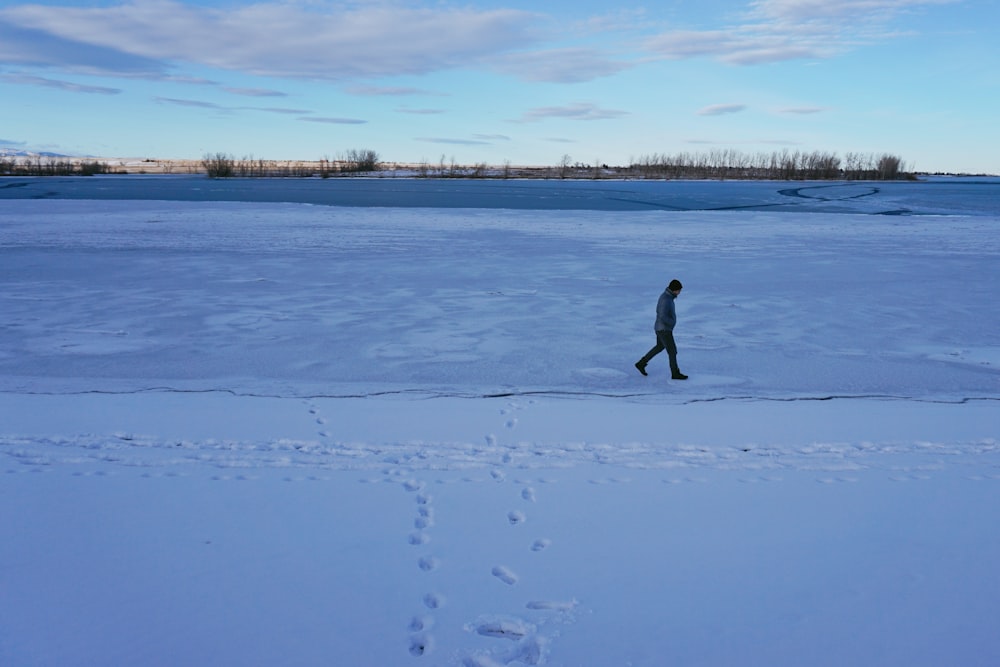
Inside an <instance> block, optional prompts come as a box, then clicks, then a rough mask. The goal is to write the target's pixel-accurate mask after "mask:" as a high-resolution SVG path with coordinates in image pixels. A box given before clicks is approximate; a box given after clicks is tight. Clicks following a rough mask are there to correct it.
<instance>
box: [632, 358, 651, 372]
mask: <svg viewBox="0 0 1000 667" xmlns="http://www.w3.org/2000/svg"><path fill="white" fill-rule="evenodd" d="M635 367H636V368H637V369H638V370H639V372H640V373H642V374H643V375H649V374H648V373H647V372H646V364H644V363H642V361H641V360H640V361H637V362H635Z"/></svg>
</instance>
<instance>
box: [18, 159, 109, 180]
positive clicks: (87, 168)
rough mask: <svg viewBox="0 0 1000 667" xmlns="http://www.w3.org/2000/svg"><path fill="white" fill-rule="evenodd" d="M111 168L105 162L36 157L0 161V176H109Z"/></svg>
mask: <svg viewBox="0 0 1000 667" xmlns="http://www.w3.org/2000/svg"><path fill="white" fill-rule="evenodd" d="M112 171H113V170H112V168H111V167H110V166H109V165H108V164H107V163H105V162H98V161H97V160H94V161H90V162H87V161H82V162H81V161H79V160H66V159H61V158H48V157H41V156H36V157H33V158H29V159H26V160H24V159H22V160H15V159H14V158H3V159H0V175H4V176H94V175H95V174H110V173H112Z"/></svg>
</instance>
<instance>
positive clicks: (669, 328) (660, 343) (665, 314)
mask: <svg viewBox="0 0 1000 667" xmlns="http://www.w3.org/2000/svg"><path fill="white" fill-rule="evenodd" d="M682 289H684V286H683V285H681V281H679V280H677V279H676V278H674V279H673V280H671V281H670V284H669V285H667V289H665V290H663V294H661V295H660V300H659V301H657V302H656V325H655V326H654V327H653V330H654V331H655V332H656V345H654V346H653V348H652V349H651V350H650V351H649V352H647V353H646V356H644V357H643V358H642V359H640V360H639V361H637V362H635V367H636V368H637V369H638V370H639V372H640V373H642V374H643V375H648V373H646V364H648V363H649V361H650V360H651V359H652V358H653V357H655V356H656V355H658V354H659V353H660V352H663V351H664V350H666V351H667V356H668V357H669V358H670V377H671V378H672V379H674V380H687V378H688V376H687V375H684V374H683V373H681V369H680V368H679V367H678V366H677V344H676V343H675V342H674V325H675V324H677V311H676V310H675V309H674V299H676V298H677V297H678V296H680V294H681V290H682Z"/></svg>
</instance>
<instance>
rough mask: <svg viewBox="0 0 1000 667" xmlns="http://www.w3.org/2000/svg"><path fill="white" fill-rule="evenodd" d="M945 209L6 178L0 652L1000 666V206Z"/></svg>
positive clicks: (221, 661) (460, 661)
mask: <svg viewBox="0 0 1000 667" xmlns="http://www.w3.org/2000/svg"><path fill="white" fill-rule="evenodd" d="M726 185H727V184H721V185H718V184H717V185H716V187H719V188H724V187H726ZM775 187H779V188H780V187H784V186H783V185H780V184H776V185H775ZM853 187H855V188H857V187H861V186H853ZM706 188H707V185H706V184H700V185H699V186H698V190H697V191H698V193H699V194H698V196H699V197H700V198H706V197H708V196H709V195H708V194H707V193H708V190H707V189H706ZM21 189H24V188H21ZM893 197H894V199H893V201H892V202H891V207H897V206H898V207H900V208H906V207H910V208H913V207H914V206H915V205H916V204H915V203H914V202H912V201H907V200H906V197H905V194H894V195H893ZM920 197H926V195H925V194H921V195H920ZM883 203H884V202H883ZM866 205H867V204H866ZM920 205H921V206H925V207H927V208H928V209H929V210H933V211H934V212H942V211H945V212H946V211H948V210H949V208H950V210H951V211H952V214H948V215H918V216H884V215H870V214H868V212H866V211H863V210H851V211H846V212H845V211H840V212H831V211H830V210H828V209H825V208H821V207H820V206H817V207H815V208H814V209H811V210H801V211H798V212H795V213H791V212H775V211H772V212H762V211H740V210H733V211H714V212H712V211H653V212H637V211H581V210H574V211H560V210H545V211H541V210H509V209H508V210H504V209H485V208H366V207H356V208H342V207H327V206H313V205H304V204H294V203H266V202H253V203H249V202H183V201H169V202H168V201H141V200H139V201H114V200H108V201H93V200H86V199H75V200H4V201H0V285H2V289H0V312H2V313H3V325H2V327H0V665H4V666H7V665H10V666H12V667H21V666H27V665H59V666H66V665H70V666H73V665H81V666H82V665H133V664H145V665H207V664H215V665H237V664H239V665H247V664H255V665H329V664H342V665H379V666H381V665H408V664H413V665H421V664H428V665H463V666H478V667H487V666H494V665H505V664H510V665H542V664H544V665H664V664H678V665H801V664H811V665H845V664H872V665H874V664H877V665H904V664H905V665H942V664H962V665H992V664H997V663H998V662H1000V638H998V635H997V632H996V628H997V627H1000V570H998V568H997V567H996V562H997V560H998V557H1000V531H998V530H997V526H998V525H1000V444H998V425H1000V344H998V343H997V338H996V331H997V330H998V325H1000V314H998V311H997V309H996V307H995V295H994V293H995V291H996V288H997V285H1000V262H998V259H1000V234H998V229H1000V228H998V222H1000V214H992V215H990V214H982V213H977V214H975V215H970V214H968V210H970V209H969V206H968V204H967V202H966V201H965V200H964V199H963V200H961V201H960V200H957V199H956V200H954V201H950V200H948V199H947V197H945V198H944V199H942V198H941V197H938V198H937V199H934V200H933V201H930V200H926V201H924V200H923V199H922V200H921V203H920ZM822 206H825V204H823V205H822ZM871 208H872V210H873V211H874V209H876V208H878V207H875V206H872V207H871ZM979 208H980V209H982V206H980V207H979ZM977 210H978V209H977ZM674 277H677V278H680V279H681V280H682V281H683V282H684V285H685V289H684V292H683V294H682V295H681V297H680V298H679V299H678V301H677V310H678V319H679V322H678V328H677V331H676V337H677V341H678V346H679V348H680V355H679V361H680V366H681V368H682V370H683V371H684V372H685V373H688V374H689V375H690V380H688V381H686V382H676V381H671V380H670V379H669V369H668V368H667V362H666V358H665V355H661V356H660V357H657V358H656V359H655V360H654V361H653V362H651V363H650V365H649V368H648V371H649V377H642V376H641V375H639V374H638V373H637V372H636V371H635V369H634V368H633V366H632V364H633V363H634V362H635V361H636V360H637V359H638V358H639V357H640V356H641V355H642V354H643V353H644V352H645V351H646V350H647V349H649V347H650V346H652V345H653V343H654V338H653V333H652V324H653V319H654V308H655V304H656V299H657V297H658V296H659V294H660V292H661V291H662V290H663V288H664V286H665V285H666V283H667V282H668V281H669V280H670V279H671V278H674Z"/></svg>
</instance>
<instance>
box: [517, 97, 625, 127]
mask: <svg viewBox="0 0 1000 667" xmlns="http://www.w3.org/2000/svg"><path fill="white" fill-rule="evenodd" d="M627 115H628V112H627V111H619V110H617V109H602V108H601V107H599V106H597V105H596V104H591V103H589V102H577V103H575V104H568V105H566V106H560V107H537V108H535V109H530V110H528V111H526V112H524V114H523V115H522V116H521V119H520V120H521V122H524V123H529V122H535V121H540V120H545V119H547V118H563V119H568V120H607V119H611V118H621V117H622V116H627Z"/></svg>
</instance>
